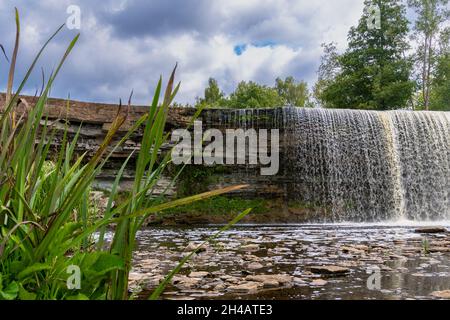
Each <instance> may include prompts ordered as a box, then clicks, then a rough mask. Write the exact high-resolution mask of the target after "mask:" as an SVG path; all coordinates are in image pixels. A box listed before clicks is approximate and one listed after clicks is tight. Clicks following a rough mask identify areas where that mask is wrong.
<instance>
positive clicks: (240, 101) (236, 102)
mask: <svg viewBox="0 0 450 320" xmlns="http://www.w3.org/2000/svg"><path fill="white" fill-rule="evenodd" d="M282 105H283V99H282V98H281V97H280V96H279V95H278V92H277V90H275V89H274V88H270V87H268V86H265V85H260V84H257V83H255V82H253V81H249V82H245V81H241V82H240V83H239V84H238V86H237V88H236V90H235V91H234V92H233V93H232V94H231V95H230V98H229V100H228V101H227V106H228V107H230V108H237V109H244V108H274V107H280V106H282Z"/></svg>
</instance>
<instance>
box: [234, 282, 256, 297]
mask: <svg viewBox="0 0 450 320" xmlns="http://www.w3.org/2000/svg"><path fill="white" fill-rule="evenodd" d="M260 287H262V284H261V283H258V282H244V283H242V284H239V285H235V286H230V287H228V289H229V290H231V291H234V292H236V293H246V294H248V293H254V292H256V291H257V290H258V289H259V288H260Z"/></svg>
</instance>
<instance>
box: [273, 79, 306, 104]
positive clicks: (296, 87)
mask: <svg viewBox="0 0 450 320" xmlns="http://www.w3.org/2000/svg"><path fill="white" fill-rule="evenodd" d="M275 89H276V90H277V93H278V96H279V97H280V98H281V99H283V102H284V103H283V104H284V105H289V106H295V107H305V106H307V105H308V104H309V92H308V84H307V83H306V82H305V81H300V82H298V83H297V82H296V81H295V79H294V77H287V78H286V79H285V80H282V79H281V78H277V79H276V80H275Z"/></svg>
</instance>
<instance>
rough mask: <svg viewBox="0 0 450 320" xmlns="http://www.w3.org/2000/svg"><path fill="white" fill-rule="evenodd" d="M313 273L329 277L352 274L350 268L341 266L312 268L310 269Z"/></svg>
mask: <svg viewBox="0 0 450 320" xmlns="http://www.w3.org/2000/svg"><path fill="white" fill-rule="evenodd" d="M309 269H310V270H311V272H313V273H318V274H327V275H344V274H347V273H349V272H350V269H349V268H344V267H339V266H311V267H309Z"/></svg>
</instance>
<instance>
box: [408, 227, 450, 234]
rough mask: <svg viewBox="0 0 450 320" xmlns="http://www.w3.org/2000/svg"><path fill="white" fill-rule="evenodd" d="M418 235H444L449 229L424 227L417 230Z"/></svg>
mask: <svg viewBox="0 0 450 320" xmlns="http://www.w3.org/2000/svg"><path fill="white" fill-rule="evenodd" d="M415 232H416V233H444V232H447V229H446V228H444V227H424V228H417V229H416V230H415Z"/></svg>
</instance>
